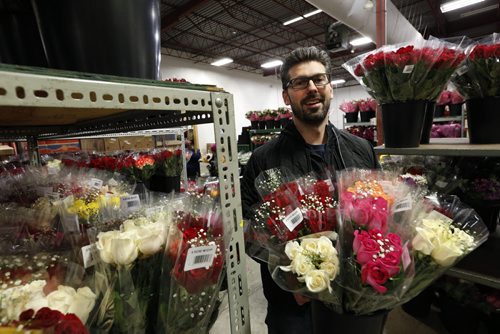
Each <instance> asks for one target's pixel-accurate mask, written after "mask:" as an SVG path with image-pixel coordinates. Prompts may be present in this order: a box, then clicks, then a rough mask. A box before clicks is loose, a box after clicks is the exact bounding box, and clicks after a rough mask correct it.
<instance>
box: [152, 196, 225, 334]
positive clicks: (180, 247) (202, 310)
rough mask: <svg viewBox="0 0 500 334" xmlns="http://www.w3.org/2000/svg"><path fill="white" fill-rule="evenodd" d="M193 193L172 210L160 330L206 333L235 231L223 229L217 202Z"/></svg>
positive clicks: (162, 290) (164, 262)
mask: <svg viewBox="0 0 500 334" xmlns="http://www.w3.org/2000/svg"><path fill="white" fill-rule="evenodd" d="M190 197H192V196H187V197H185V198H184V200H183V204H184V207H183V208H182V210H177V211H175V212H174V217H173V223H172V225H171V226H170V228H169V231H168V240H167V244H166V249H165V257H164V260H163V267H162V275H161V281H160V302H159V310H158V312H159V315H158V327H157V331H158V332H172V333H200V332H206V331H207V329H208V325H209V320H210V317H211V314H212V313H213V312H214V309H215V304H216V300H217V297H218V293H219V288H220V284H221V282H222V279H223V273H224V260H225V252H226V248H225V247H226V245H225V244H226V241H225V239H228V238H230V234H231V233H230V231H224V226H223V223H222V216H221V211H220V208H219V206H218V204H216V203H214V202H213V201H211V200H210V198H206V196H205V197H204V198H203V199H202V198H194V199H193V198H190ZM207 200H208V201H207ZM210 202H211V204H210Z"/></svg>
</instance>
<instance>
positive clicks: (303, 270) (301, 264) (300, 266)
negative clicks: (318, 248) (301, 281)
mask: <svg viewBox="0 0 500 334" xmlns="http://www.w3.org/2000/svg"><path fill="white" fill-rule="evenodd" d="M290 265H291V267H292V271H293V272H294V273H296V274H297V275H299V276H304V275H305V274H307V273H308V272H309V271H311V270H314V265H313V264H312V263H311V260H310V259H309V258H308V257H306V256H304V255H302V254H301V253H298V254H297V256H296V257H295V259H293V261H292V263H291V264H290Z"/></svg>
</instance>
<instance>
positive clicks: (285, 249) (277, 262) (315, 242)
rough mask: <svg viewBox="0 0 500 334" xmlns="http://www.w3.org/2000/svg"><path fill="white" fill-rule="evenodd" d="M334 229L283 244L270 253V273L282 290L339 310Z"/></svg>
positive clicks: (338, 269) (337, 264)
mask: <svg viewBox="0 0 500 334" xmlns="http://www.w3.org/2000/svg"><path fill="white" fill-rule="evenodd" d="M336 242H337V234H336V233H335V232H331V231H330V232H321V233H316V234H311V235H308V236H305V237H301V238H299V239H295V240H290V241H288V242H286V243H283V244H282V245H281V247H280V250H279V252H271V253H270V255H269V265H268V267H269V272H270V273H271V275H272V278H273V280H274V282H275V283H276V284H277V285H278V286H279V287H280V288H282V289H283V290H286V291H290V292H293V293H296V294H300V295H303V296H307V297H309V298H313V299H317V300H320V301H322V302H325V303H329V304H330V305H331V307H332V308H334V309H335V310H336V311H337V312H340V311H341V309H342V301H341V299H342V291H341V288H340V286H339V284H338V280H339V279H340V260H339V257H338V253H337V250H336V249H335V245H336Z"/></svg>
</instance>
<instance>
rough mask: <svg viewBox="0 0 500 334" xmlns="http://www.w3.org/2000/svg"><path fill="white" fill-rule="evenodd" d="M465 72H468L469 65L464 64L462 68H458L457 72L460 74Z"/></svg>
mask: <svg viewBox="0 0 500 334" xmlns="http://www.w3.org/2000/svg"><path fill="white" fill-rule="evenodd" d="M465 72H467V66H465V65H464V66H462V67H460V68H459V69H458V70H457V74H458V75H464V74H465Z"/></svg>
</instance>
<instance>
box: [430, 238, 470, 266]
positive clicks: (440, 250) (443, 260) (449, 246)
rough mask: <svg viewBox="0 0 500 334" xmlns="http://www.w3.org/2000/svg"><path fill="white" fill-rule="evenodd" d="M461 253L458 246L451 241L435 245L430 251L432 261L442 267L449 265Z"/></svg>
mask: <svg viewBox="0 0 500 334" xmlns="http://www.w3.org/2000/svg"><path fill="white" fill-rule="evenodd" d="M462 255H463V252H462V250H461V249H460V247H459V246H458V245H456V244H455V243H453V242H451V241H450V242H445V243H443V244H441V245H439V246H437V247H436V248H435V249H434V250H433V251H432V253H431V256H432V258H433V259H434V261H436V262H437V263H438V264H439V265H441V266H443V267H448V266H451V265H452V264H453V263H454V262H455V261H456V260H457V258H458V257H460V256H462Z"/></svg>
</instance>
